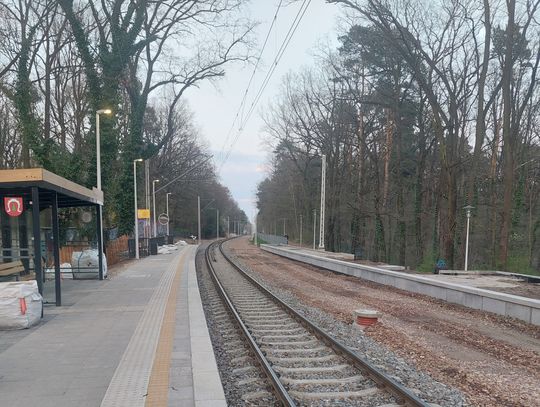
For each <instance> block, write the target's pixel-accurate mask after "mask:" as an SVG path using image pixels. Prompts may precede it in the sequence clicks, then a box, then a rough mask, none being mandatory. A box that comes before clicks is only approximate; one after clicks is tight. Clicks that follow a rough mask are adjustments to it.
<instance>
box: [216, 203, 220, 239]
mask: <svg viewBox="0 0 540 407" xmlns="http://www.w3.org/2000/svg"><path fill="white" fill-rule="evenodd" d="M216 240H219V209H216Z"/></svg>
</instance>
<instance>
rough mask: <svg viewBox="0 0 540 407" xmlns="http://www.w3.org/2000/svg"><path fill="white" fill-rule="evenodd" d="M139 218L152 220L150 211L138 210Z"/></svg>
mask: <svg viewBox="0 0 540 407" xmlns="http://www.w3.org/2000/svg"><path fill="white" fill-rule="evenodd" d="M137 218H139V219H150V209H137Z"/></svg>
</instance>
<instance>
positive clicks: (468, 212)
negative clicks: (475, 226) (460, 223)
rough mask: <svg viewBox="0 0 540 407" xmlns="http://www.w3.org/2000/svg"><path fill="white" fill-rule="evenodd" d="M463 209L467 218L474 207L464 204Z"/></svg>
mask: <svg viewBox="0 0 540 407" xmlns="http://www.w3.org/2000/svg"><path fill="white" fill-rule="evenodd" d="M463 209H465V210H466V211H467V218H469V217H470V216H471V210H473V209H474V206H471V205H467V206H464V207H463Z"/></svg>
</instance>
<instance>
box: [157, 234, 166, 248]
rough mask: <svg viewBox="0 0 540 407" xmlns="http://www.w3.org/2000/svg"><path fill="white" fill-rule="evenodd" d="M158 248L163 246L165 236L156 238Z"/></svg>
mask: <svg viewBox="0 0 540 407" xmlns="http://www.w3.org/2000/svg"><path fill="white" fill-rule="evenodd" d="M156 239H157V244H158V246H163V245H164V244H165V236H158V237H156Z"/></svg>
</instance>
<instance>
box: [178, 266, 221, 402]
mask: <svg viewBox="0 0 540 407" xmlns="http://www.w3.org/2000/svg"><path fill="white" fill-rule="evenodd" d="M188 303H189V305H188V306H189V330H190V341H191V369H192V373H193V393H194V400H195V406H196V407H207V406H208V407H209V406H212V407H226V406H227V402H226V399H225V392H224V391H223V385H222V383H221V378H220V376H219V371H218V367H217V363H216V358H215V356H214V350H213V348H212V342H211V340H210V334H209V332H208V326H207V325H206V318H205V315H204V311H203V306H202V302H201V296H200V293H199V285H198V283H197V274H196V272H195V261H194V257H193V261H190V262H189V268H188Z"/></svg>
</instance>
